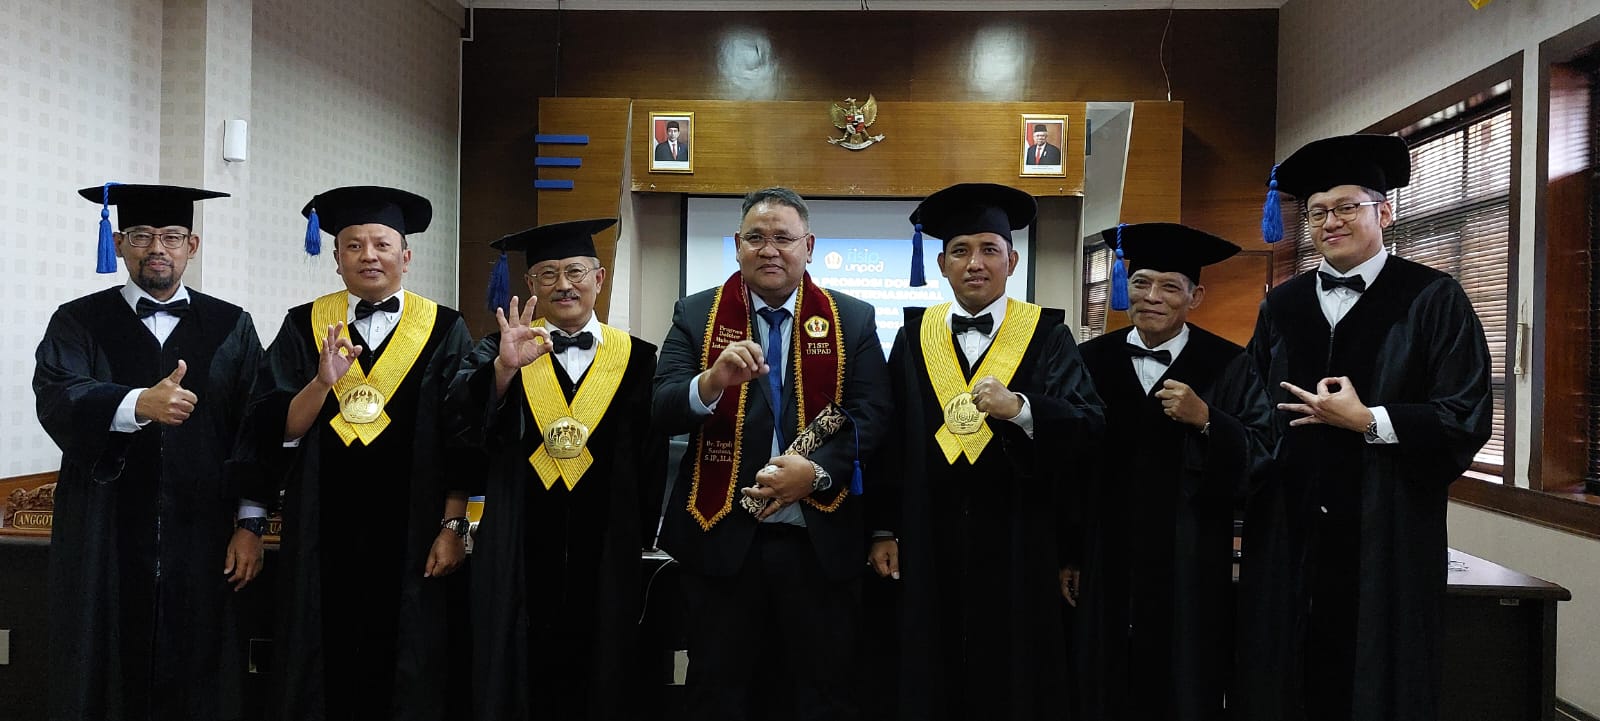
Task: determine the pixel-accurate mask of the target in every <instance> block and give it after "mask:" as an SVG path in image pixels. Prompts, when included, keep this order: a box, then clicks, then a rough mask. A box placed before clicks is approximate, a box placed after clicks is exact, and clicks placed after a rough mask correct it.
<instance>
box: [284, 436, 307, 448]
mask: <svg viewBox="0 0 1600 721" xmlns="http://www.w3.org/2000/svg"><path fill="white" fill-rule="evenodd" d="M303 437H304V436H302V438H303ZM283 447H284V448H299V447H300V439H299V438H296V439H294V440H292V441H284V442H283Z"/></svg>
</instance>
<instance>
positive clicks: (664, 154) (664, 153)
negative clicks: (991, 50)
mask: <svg viewBox="0 0 1600 721" xmlns="http://www.w3.org/2000/svg"><path fill="white" fill-rule="evenodd" d="M1058 157H1059V156H1058ZM656 160H670V161H676V162H686V161H688V160H689V143H688V141H686V140H684V139H683V138H682V137H681V136H680V137H679V138H678V157H676V158H674V157H672V146H669V145H667V141H665V140H663V141H661V142H660V143H657V144H656Z"/></svg>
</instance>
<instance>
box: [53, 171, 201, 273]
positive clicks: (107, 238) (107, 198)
mask: <svg viewBox="0 0 1600 721" xmlns="http://www.w3.org/2000/svg"><path fill="white" fill-rule="evenodd" d="M78 195H81V196H83V197H84V199H86V200H88V201H90V202H94V203H99V204H100V247H99V260H98V263H97V265H96V268H95V272H98V273H112V272H115V271H116V269H117V260H116V249H115V246H114V244H113V241H112V237H111V230H112V225H111V206H113V205H115V206H117V225H116V227H117V228H132V227H133V226H136V225H148V226H150V227H152V228H165V227H168V226H172V225H177V226H182V227H184V228H189V229H190V230H193V229H194V204H195V202H196V201H201V200H208V199H210V198H226V197H228V194H227V193H219V192H217V191H215V190H202V189H200V188H182V187H178V186H176V185H135V184H123V183H105V184H104V185H96V186H93V187H89V188H83V189H82V190H79V191H78Z"/></svg>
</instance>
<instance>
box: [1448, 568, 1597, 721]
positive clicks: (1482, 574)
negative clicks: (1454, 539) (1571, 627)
mask: <svg viewBox="0 0 1600 721" xmlns="http://www.w3.org/2000/svg"><path fill="white" fill-rule="evenodd" d="M1570 600H1572V593H1571V592H1569V591H1568V590H1567V589H1565V588H1562V587H1561V586H1558V585H1556V584H1554V583H1550V582H1549V581H1545V580H1543V579H1539V578H1534V577H1533V576H1529V575H1527V574H1524V573H1518V572H1517V571H1513V570H1511V569H1509V568H1506V567H1505V566H1501V565H1499V564H1497V563H1494V562H1493V561H1486V560H1484V559H1482V558H1478V557H1477V556H1474V555H1472V554H1469V553H1463V552H1461V551H1457V550H1455V549H1453V548H1452V549H1450V576H1449V586H1448V588H1447V589H1446V591H1445V599H1444V603H1443V607H1442V611H1441V614H1442V618H1441V619H1440V620H1441V624H1440V629H1441V631H1442V634H1443V638H1442V639H1441V646H1442V648H1441V650H1442V651H1443V654H1442V655H1443V657H1444V669H1443V672H1444V684H1443V689H1442V692H1441V696H1440V699H1439V717H1440V718H1441V719H1449V721H1470V720H1472V719H1495V720H1496V721H1500V720H1502V719H1504V720H1507V721H1553V719H1554V718H1555V700H1556V604H1557V603H1558V602H1561V601H1570Z"/></svg>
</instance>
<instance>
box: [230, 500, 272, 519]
mask: <svg viewBox="0 0 1600 721" xmlns="http://www.w3.org/2000/svg"><path fill="white" fill-rule="evenodd" d="M266 517H267V509H266V507H265V506H261V505H258V504H257V503H256V502H255V501H239V512H238V513H237V514H235V516H234V518H236V519H238V518H266Z"/></svg>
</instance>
